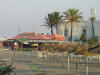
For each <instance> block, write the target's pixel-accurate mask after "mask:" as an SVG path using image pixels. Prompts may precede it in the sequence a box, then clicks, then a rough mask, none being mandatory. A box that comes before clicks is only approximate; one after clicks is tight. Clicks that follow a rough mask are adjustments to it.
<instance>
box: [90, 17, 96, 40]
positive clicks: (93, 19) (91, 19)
mask: <svg viewBox="0 0 100 75" xmlns="http://www.w3.org/2000/svg"><path fill="white" fill-rule="evenodd" d="M95 19H96V17H94V16H91V17H90V21H91V23H92V31H93V39H94V38H95V35H94V22H95Z"/></svg>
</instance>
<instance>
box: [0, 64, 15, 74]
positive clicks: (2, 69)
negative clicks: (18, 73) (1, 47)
mask: <svg viewBox="0 0 100 75" xmlns="http://www.w3.org/2000/svg"><path fill="white" fill-rule="evenodd" d="M12 71H13V68H12V65H7V66H0V75H11V72H12Z"/></svg>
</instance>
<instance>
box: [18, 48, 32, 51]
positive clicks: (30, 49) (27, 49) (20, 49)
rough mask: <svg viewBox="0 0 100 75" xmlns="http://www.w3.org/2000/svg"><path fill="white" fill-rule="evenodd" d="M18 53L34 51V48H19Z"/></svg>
mask: <svg viewBox="0 0 100 75" xmlns="http://www.w3.org/2000/svg"><path fill="white" fill-rule="evenodd" d="M17 50H18V51H32V48H18V49H17Z"/></svg>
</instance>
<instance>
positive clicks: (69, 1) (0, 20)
mask: <svg viewBox="0 0 100 75" xmlns="http://www.w3.org/2000/svg"><path fill="white" fill-rule="evenodd" d="M99 4H100V0H0V37H6V36H14V35H17V34H18V33H21V32H32V25H33V31H34V32H36V33H40V32H49V30H48V28H46V27H43V26H41V25H43V21H44V20H43V19H44V17H45V16H46V15H47V13H50V12H52V11H59V12H64V11H66V10H67V9H68V8H76V9H80V11H81V12H83V16H84V20H88V19H89V16H90V10H91V8H96V11H97V12H96V17H97V20H100V14H99V13H100V9H99V7H100V5H99ZM19 31H20V32H19Z"/></svg>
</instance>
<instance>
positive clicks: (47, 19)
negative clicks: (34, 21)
mask: <svg viewBox="0 0 100 75" xmlns="http://www.w3.org/2000/svg"><path fill="white" fill-rule="evenodd" d="M44 20H45V26H48V27H49V28H50V29H51V34H53V27H54V18H53V14H52V13H48V15H47V16H46V17H45V18H44Z"/></svg>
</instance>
